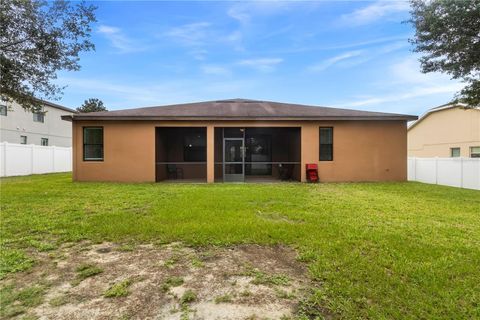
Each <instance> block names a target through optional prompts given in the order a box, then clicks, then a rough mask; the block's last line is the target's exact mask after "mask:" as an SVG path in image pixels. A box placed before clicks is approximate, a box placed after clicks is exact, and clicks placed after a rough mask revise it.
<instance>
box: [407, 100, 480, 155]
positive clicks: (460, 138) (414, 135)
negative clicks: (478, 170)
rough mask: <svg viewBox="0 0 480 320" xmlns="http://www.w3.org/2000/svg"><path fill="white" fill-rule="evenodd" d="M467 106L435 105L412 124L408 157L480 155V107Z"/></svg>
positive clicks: (409, 134)
mask: <svg viewBox="0 0 480 320" xmlns="http://www.w3.org/2000/svg"><path fill="white" fill-rule="evenodd" d="M465 107H466V106H465V105H464V104H448V105H443V106H440V107H436V108H433V109H430V110H428V111H427V112H426V113H425V114H424V115H423V116H421V117H420V118H419V119H418V120H417V121H416V122H414V123H413V124H412V125H410V126H409V128H408V156H410V157H424V158H428V157H445V158H446V157H471V158H480V108H465Z"/></svg>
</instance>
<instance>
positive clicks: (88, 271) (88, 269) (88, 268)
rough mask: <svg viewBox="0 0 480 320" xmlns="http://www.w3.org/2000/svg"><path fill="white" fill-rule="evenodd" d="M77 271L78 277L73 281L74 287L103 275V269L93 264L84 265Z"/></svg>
mask: <svg viewBox="0 0 480 320" xmlns="http://www.w3.org/2000/svg"><path fill="white" fill-rule="evenodd" d="M75 271H76V272H77V277H76V279H75V280H74V281H73V285H78V284H79V283H80V282H82V281H83V280H85V279H87V278H90V277H93V276H95V275H97V274H100V273H102V272H103V269H102V268H99V267H97V266H95V265H93V264H82V265H81V266H79V267H77V269H76V270H75Z"/></svg>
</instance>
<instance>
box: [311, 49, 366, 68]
mask: <svg viewBox="0 0 480 320" xmlns="http://www.w3.org/2000/svg"><path fill="white" fill-rule="evenodd" d="M362 53H363V51H362V50H355V51H349V52H345V53H342V54H339V55H336V56H334V57H331V58H329V59H327V60H325V61H322V62H320V63H317V64H315V65H313V66H310V67H309V68H308V70H309V71H312V72H321V71H323V70H325V69H328V68H330V67H331V66H333V65H335V64H337V63H339V62H341V61H345V60H348V59H351V58H353V57H358V56H360V55H361V54H362Z"/></svg>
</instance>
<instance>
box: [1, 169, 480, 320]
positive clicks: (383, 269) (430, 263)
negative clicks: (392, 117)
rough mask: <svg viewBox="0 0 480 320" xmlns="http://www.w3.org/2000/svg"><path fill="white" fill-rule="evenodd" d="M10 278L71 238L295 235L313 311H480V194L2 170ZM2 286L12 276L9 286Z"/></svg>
mask: <svg viewBox="0 0 480 320" xmlns="http://www.w3.org/2000/svg"><path fill="white" fill-rule="evenodd" d="M0 218H1V249H2V251H1V264H0V277H1V278H3V280H2V281H6V280H8V279H9V277H12V276H13V275H15V274H17V275H18V274H19V273H20V274H21V273H25V272H28V269H29V268H31V267H32V266H33V265H35V263H38V262H36V261H35V256H34V255H33V254H32V252H35V251H52V252H55V250H56V248H58V247H59V246H60V245H62V244H64V243H67V242H77V241H81V240H90V241H93V242H95V243H101V242H103V241H111V242H115V243H128V244H132V243H134V244H141V243H155V244H160V243H170V242H177V241H180V242H182V243H184V244H185V245H188V246H193V247H197V246H205V245H218V246H225V245H233V244H264V245H270V244H285V245H288V246H291V247H293V248H295V249H296V250H297V252H298V260H299V262H298V263H302V262H304V263H307V264H308V268H309V274H310V277H311V279H312V285H311V291H310V292H309V294H308V296H307V298H306V299H305V300H303V301H302V302H301V304H300V312H301V313H302V314H304V315H306V316H308V317H311V318H314V315H315V314H319V315H320V314H324V315H325V314H328V315H332V316H333V317H334V318H346V319H351V318H375V319H385V318H390V319H392V318H394V319H403V318H405V319H407V318H408V319H412V318H423V319H426V318H444V319H467V318H469V319H473V318H480V281H479V279H480V192H479V191H474V190H464V189H458V188H450V187H443V186H435V185H427V184H421V183H412V182H408V183H339V184H337V183H328V184H315V185H313V184H299V183H278V184H212V185H207V184H197V185H192V184H190V185H189V184H115V183H72V182H71V176H70V175H69V174H51V175H38V176H31V177H18V178H5V179H2V180H1V216H0ZM0 286H1V285H0Z"/></svg>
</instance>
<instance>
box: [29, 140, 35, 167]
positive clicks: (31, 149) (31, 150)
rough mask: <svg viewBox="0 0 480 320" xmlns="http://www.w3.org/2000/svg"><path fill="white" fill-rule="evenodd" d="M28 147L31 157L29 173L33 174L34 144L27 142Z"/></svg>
mask: <svg viewBox="0 0 480 320" xmlns="http://www.w3.org/2000/svg"><path fill="white" fill-rule="evenodd" d="M28 146H29V147H30V153H31V157H30V174H33V168H34V166H33V164H34V162H35V145H34V144H29V145H28Z"/></svg>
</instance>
